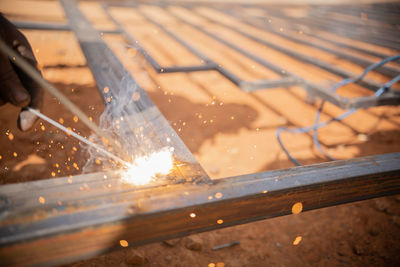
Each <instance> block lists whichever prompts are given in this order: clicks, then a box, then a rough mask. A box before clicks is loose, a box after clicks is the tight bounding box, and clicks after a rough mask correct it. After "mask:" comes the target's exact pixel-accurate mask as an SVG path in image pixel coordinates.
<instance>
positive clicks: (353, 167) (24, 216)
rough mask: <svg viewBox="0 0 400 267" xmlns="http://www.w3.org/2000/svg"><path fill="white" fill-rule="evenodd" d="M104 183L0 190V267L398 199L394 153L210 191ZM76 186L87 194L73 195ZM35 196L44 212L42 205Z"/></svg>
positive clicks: (64, 259) (97, 178) (221, 184)
mask: <svg viewBox="0 0 400 267" xmlns="http://www.w3.org/2000/svg"><path fill="white" fill-rule="evenodd" d="M104 175H105V174H104V173H102V174H91V175H81V176H75V177H74V180H73V183H69V182H68V178H57V179H49V180H43V181H36V182H28V183H24V184H14V185H5V186H2V187H0V196H1V199H4V201H2V203H9V204H5V205H8V206H7V207H3V210H4V208H5V210H6V211H5V212H4V211H3V212H2V213H1V222H0V258H1V259H2V263H3V264H5V265H13V266H14V265H15V266H18V265H28V264H29V265H37V266H47V265H55V264H62V263H68V262H71V261H76V260H79V259H84V258H88V257H93V256H96V255H99V254H102V253H104V252H105V251H109V250H110V249H113V248H117V247H119V246H120V244H119V241H120V240H122V239H123V240H127V241H128V243H129V245H130V246H136V245H142V244H146V243H150V242H156V241H161V240H167V239H170V238H174V237H179V236H185V235H189V234H192V233H195V232H203V231H210V230H213V229H218V228H223V227H228V226H233V225H237V224H243V223H248V222H251V221H255V220H261V219H266V218H272V217H276V216H282V215H288V214H291V211H292V206H293V205H294V204H295V203H297V202H301V203H302V206H303V211H308V210H312V209H317V208H322V207H328V206H331V205H337V204H342V203H347V202H352V201H358V200H363V199H368V198H372V197H378V196H384V195H391V194H398V193H400V153H394V154H387V155H380V156H372V157H365V158H358V159H351V160H343V161H336V162H331V163H323V164H316V165H310V166H306V167H297V168H291V169H286V170H279V171H271V172H263V173H256V174H249V175H242V176H236V177H231V178H225V179H221V180H216V181H214V182H213V183H212V184H198V185H194V184H187V183H186V184H174V185H169V186H166V185H160V184H159V185H149V186H146V187H136V188H135V187H130V186H127V185H124V184H121V182H120V180H119V179H118V178H119V176H118V175H116V174H106V175H108V176H107V177H108V179H107V180H104V178H103V176H104ZM83 184H86V186H85V188H87V190H79V186H82V185H83ZM108 184H111V186H108ZM27 188H29V190H26V189H27ZM105 188H106V189H105ZM217 193H218V194H217ZM39 196H42V198H44V199H45V200H46V202H45V203H43V204H41V203H39V201H38V200H37V199H38V197H39ZM210 196H211V198H210ZM216 196H217V197H216ZM10 203H11V204H10ZM60 203H61V204H60ZM191 213H195V214H196V217H195V218H192V217H191V216H190V214H191ZM38 214H40V215H41V216H37V215H38ZM149 225H151V227H149ZM28 251H29V253H27V252H28Z"/></svg>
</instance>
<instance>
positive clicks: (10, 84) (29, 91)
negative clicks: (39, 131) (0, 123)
mask: <svg viewBox="0 0 400 267" xmlns="http://www.w3.org/2000/svg"><path fill="white" fill-rule="evenodd" d="M0 38H1V39H3V40H4V41H5V42H6V44H7V45H8V46H9V47H11V48H12V49H14V50H15V51H16V52H17V53H18V54H20V55H21V56H22V57H23V58H24V59H26V60H27V61H28V62H29V63H30V64H31V65H32V66H34V67H35V68H36V69H37V61H36V59H35V56H34V55H33V52H32V48H31V46H30V44H29V42H28V40H27V39H26V37H25V36H24V35H23V34H22V33H21V32H20V31H19V30H17V28H16V27H15V26H14V25H13V24H12V23H11V22H10V21H8V20H7V19H6V18H5V17H4V16H3V15H2V14H1V13H0ZM38 71H39V70H38ZM39 72H40V71H39ZM42 100H43V91H42V88H41V87H40V86H39V85H38V84H37V83H36V82H35V81H33V80H32V79H31V78H30V77H29V76H28V75H26V74H25V73H24V72H23V71H22V70H21V69H19V67H17V66H16V65H14V64H13V63H12V61H11V60H9V58H8V57H7V55H4V54H2V53H1V52H0V105H3V104H5V103H8V102H9V103H11V104H13V105H15V106H18V107H22V108H23V109H22V110H21V112H20V114H19V116H18V127H19V128H20V129H21V130H22V131H26V130H28V129H30V128H31V127H32V125H33V124H34V123H35V121H36V119H37V117H36V116H35V115H33V114H32V113H31V112H29V111H28V110H25V109H24V107H27V106H29V107H32V108H34V109H38V110H39V109H40V108H41V106H42Z"/></svg>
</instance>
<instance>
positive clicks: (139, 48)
mask: <svg viewBox="0 0 400 267" xmlns="http://www.w3.org/2000/svg"><path fill="white" fill-rule="evenodd" d="M102 6H103V10H104V11H105V13H106V14H107V16H108V17H109V18H110V20H111V21H112V22H113V23H114V24H115V25H116V26H117V27H118V29H119V31H120V32H121V33H122V34H123V35H124V37H125V38H126V40H127V41H128V42H129V43H131V44H132V45H133V46H134V47H135V48H136V50H137V51H138V52H139V53H140V54H142V56H143V57H144V58H145V59H146V61H147V62H148V63H150V65H151V66H152V67H153V68H154V70H155V71H156V72H157V73H173V72H194V71H207V70H213V69H214V66H213V65H212V64H202V65H198V66H171V67H163V66H161V65H160V64H159V63H158V62H157V61H156V60H155V59H154V58H153V57H152V56H151V55H150V53H149V52H148V51H147V50H146V49H145V48H144V47H143V46H142V45H141V44H140V42H139V41H138V40H136V39H135V38H134V37H133V36H132V35H131V34H130V33H128V32H127V31H126V30H125V27H124V26H123V25H122V24H121V23H119V21H117V20H116V19H115V18H114V17H113V16H112V15H111V14H110V12H109V11H108V8H107V5H106V4H103V5H102Z"/></svg>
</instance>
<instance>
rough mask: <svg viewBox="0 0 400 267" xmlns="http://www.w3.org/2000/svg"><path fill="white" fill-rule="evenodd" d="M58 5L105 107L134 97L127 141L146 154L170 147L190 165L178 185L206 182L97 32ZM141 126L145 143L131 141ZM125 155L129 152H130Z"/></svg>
mask: <svg viewBox="0 0 400 267" xmlns="http://www.w3.org/2000/svg"><path fill="white" fill-rule="evenodd" d="M60 3H61V5H62V7H63V8H64V11H65V14H66V17H67V18H68V21H69V23H70V26H71V28H72V29H73V31H74V33H75V35H76V37H77V39H78V41H79V44H80V46H81V48H82V51H83V53H84V55H85V57H86V60H87V62H88V66H89V67H90V69H91V71H92V73H93V76H94V78H95V80H96V83H97V86H98V88H99V91H100V92H101V94H102V96H103V98H104V99H107V101H106V104H108V103H109V102H111V101H117V100H118V99H122V98H123V99H126V98H128V99H132V97H130V96H132V95H136V97H135V98H137V99H138V100H137V101H133V100H132V101H130V102H129V103H127V104H126V105H125V106H124V112H123V116H125V120H124V121H126V122H127V123H130V125H129V129H128V130H127V131H128V133H126V136H129V138H132V139H129V140H131V141H132V142H136V145H137V146H138V147H139V148H140V147H142V146H146V147H148V148H149V149H150V151H156V150H158V149H162V148H164V147H173V148H174V157H176V159H177V160H179V162H180V164H181V165H182V166H183V165H187V166H190V168H191V169H192V170H193V171H192V172H191V174H190V175H188V174H185V173H177V174H176V178H175V180H178V181H180V182H209V181H210V179H209V177H208V176H207V174H206V173H205V171H204V170H203V169H202V167H201V166H200V164H199V163H198V162H197V161H196V159H195V157H194V156H193V155H192V154H191V153H190V151H189V149H188V148H187V147H186V145H185V144H184V143H183V142H182V140H181V139H180V138H179V136H178V134H177V133H176V132H175V131H174V130H173V129H172V127H171V126H170V125H169V123H168V121H167V120H166V118H165V117H164V116H163V115H162V114H161V112H160V111H159V110H158V108H157V107H156V106H155V105H154V103H153V102H152V101H151V99H150V98H149V97H148V95H147V94H146V92H145V91H144V90H143V89H142V88H140V86H139V85H138V84H137V83H136V81H135V80H134V79H133V77H132V76H131V74H130V73H129V72H128V71H127V70H126V69H125V67H124V66H123V65H122V63H121V62H120V61H119V60H118V58H117V57H116V56H115V55H114V53H113V52H112V51H111V49H110V48H109V47H108V46H107V45H106V44H105V42H104V41H103V39H102V38H101V36H100V34H99V32H98V31H96V30H95V29H94V28H93V27H92V25H91V24H90V22H89V21H88V20H87V19H86V18H85V17H84V15H83V14H82V13H81V12H80V11H79V9H78V8H77V6H76V1H73V0H60ZM99 55H100V56H99ZM105 87H108V90H107V91H108V92H104V90H103V88H105ZM112 99H114V100H112ZM110 100H111V101H110ZM121 116H122V115H121ZM118 119H119V117H118ZM141 126H142V127H143V129H144V130H143V131H141V134H142V135H143V136H145V137H146V140H144V141H143V143H145V144H142V143H140V142H139V141H138V140H135V139H134V136H135V135H136V133H135V129H138V128H139V127H141ZM142 139H143V138H142ZM142 139H141V140H142ZM145 141H146V142H145ZM132 145H135V144H132ZM126 149H127V148H126ZM128 152H130V153H132V151H128Z"/></svg>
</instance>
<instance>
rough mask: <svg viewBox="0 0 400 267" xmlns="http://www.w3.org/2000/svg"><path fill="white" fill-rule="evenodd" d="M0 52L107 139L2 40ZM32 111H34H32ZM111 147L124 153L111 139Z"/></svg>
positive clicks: (104, 136)
mask: <svg viewBox="0 0 400 267" xmlns="http://www.w3.org/2000/svg"><path fill="white" fill-rule="evenodd" d="M0 50H1V51H2V52H3V53H4V54H5V55H7V56H8V57H9V58H10V60H12V61H13V63H14V64H16V65H17V66H18V67H20V68H21V69H22V70H23V71H24V72H25V73H26V74H28V75H29V76H30V77H31V78H32V79H33V80H35V81H36V82H37V83H38V84H39V85H41V86H42V87H43V88H44V89H46V90H47V91H48V92H49V93H51V94H52V95H53V96H55V97H56V98H57V99H58V100H59V101H60V102H61V103H63V104H64V105H65V106H66V107H67V108H68V109H69V110H70V111H71V112H72V113H74V114H75V115H76V116H78V118H79V119H80V120H81V121H82V122H83V123H84V124H86V126H87V127H89V128H90V129H91V130H92V131H93V132H94V133H95V134H97V135H98V136H100V137H102V138H105V139H106V140H109V139H108V138H107V134H106V133H104V132H103V131H102V130H101V129H100V128H99V127H98V126H97V125H96V124H95V123H93V122H92V121H91V120H90V119H89V118H88V116H86V114H85V113H83V111H81V110H80V109H79V108H78V107H77V106H76V105H75V104H74V103H72V102H71V101H70V100H69V99H68V98H67V97H65V96H64V95H63V94H62V93H61V92H60V91H59V90H58V89H57V88H55V87H54V86H53V85H52V84H51V83H49V82H48V81H46V80H45V79H44V78H43V77H42V76H41V75H40V74H39V72H38V71H37V70H36V69H35V68H34V67H33V66H31V65H30V64H29V63H28V62H27V61H26V60H25V59H23V58H22V57H21V56H20V55H18V53H16V52H15V51H14V50H12V49H11V48H9V47H8V46H7V44H6V43H5V42H4V41H3V40H2V39H0ZM31 111H32V109H31ZM110 143H111V146H112V147H113V149H114V151H118V152H122V148H121V146H120V145H119V144H118V143H117V142H116V141H115V140H113V139H111V142H110Z"/></svg>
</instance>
